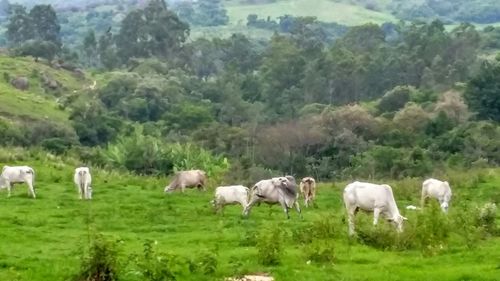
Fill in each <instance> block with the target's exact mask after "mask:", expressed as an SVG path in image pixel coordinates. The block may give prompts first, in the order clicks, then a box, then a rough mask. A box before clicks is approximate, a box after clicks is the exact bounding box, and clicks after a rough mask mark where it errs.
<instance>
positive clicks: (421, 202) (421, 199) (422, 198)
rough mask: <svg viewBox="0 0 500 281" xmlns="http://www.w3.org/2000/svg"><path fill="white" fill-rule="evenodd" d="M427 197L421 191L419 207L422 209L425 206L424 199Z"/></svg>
mask: <svg viewBox="0 0 500 281" xmlns="http://www.w3.org/2000/svg"><path fill="white" fill-rule="evenodd" d="M426 197H427V194H426V192H425V191H422V197H421V198H420V207H421V208H423V207H424V205H425V199H426Z"/></svg>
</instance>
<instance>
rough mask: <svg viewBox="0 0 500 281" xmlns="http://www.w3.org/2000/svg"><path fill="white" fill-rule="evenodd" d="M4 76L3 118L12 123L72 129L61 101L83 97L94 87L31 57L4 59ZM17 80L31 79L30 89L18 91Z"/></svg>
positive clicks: (0, 91) (0, 84) (0, 89)
mask: <svg viewBox="0 0 500 281" xmlns="http://www.w3.org/2000/svg"><path fill="white" fill-rule="evenodd" d="M0 73H2V74H3V79H0V116H1V117H2V119H3V120H8V121H10V122H21V123H25V122H29V121H51V122H54V123H57V124H59V125H61V126H64V127H67V128H70V127H71V126H70V125H69V124H68V116H69V113H68V111H66V110H64V109H63V108H62V107H61V105H60V104H59V103H58V98H61V97H65V96H68V95H76V94H78V93H81V92H82V91H83V90H84V89H85V88H86V87H88V85H90V83H89V80H87V79H85V78H78V77H77V76H76V75H75V74H74V73H73V72H71V71H68V70H64V69H55V68H52V67H50V66H48V65H46V64H45V63H43V62H41V61H40V62H35V61H34V59H33V58H31V57H24V58H20V57H15V58H14V57H8V56H5V55H2V56H0ZM16 77H26V78H28V81H29V89H27V90H18V89H16V88H15V87H14V86H13V85H12V84H11V83H10V81H9V80H11V79H13V78H16ZM49 83H52V84H53V85H51V86H49V85H48V84H49ZM54 83H55V84H54ZM51 87H52V88H51Z"/></svg>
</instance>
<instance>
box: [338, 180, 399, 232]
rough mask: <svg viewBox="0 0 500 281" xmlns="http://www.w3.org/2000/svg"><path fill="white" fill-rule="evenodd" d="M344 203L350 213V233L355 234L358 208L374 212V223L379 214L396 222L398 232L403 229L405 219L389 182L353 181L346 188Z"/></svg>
mask: <svg viewBox="0 0 500 281" xmlns="http://www.w3.org/2000/svg"><path fill="white" fill-rule="evenodd" d="M344 204H345V208H346V210H347V214H348V221H349V235H353V234H354V233H355V231H354V219H355V216H356V213H357V212H358V210H363V211H366V212H373V225H376V224H377V222H378V218H379V215H382V216H383V217H384V218H385V219H387V220H388V221H390V222H392V223H393V224H395V226H396V229H397V231H398V232H401V231H403V220H406V218H405V217H403V216H402V215H401V214H400V213H399V210H398V206H397V205H396V201H395V200H394V195H393V194H392V188H391V187H390V186H389V185H387V184H373V183H367V182H359V181H356V182H353V183H350V184H348V185H347V186H346V187H345V189H344Z"/></svg>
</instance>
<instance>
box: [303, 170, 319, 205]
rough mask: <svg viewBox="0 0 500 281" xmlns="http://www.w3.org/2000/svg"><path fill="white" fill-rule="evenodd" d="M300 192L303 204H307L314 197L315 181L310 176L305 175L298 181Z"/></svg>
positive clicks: (312, 200) (311, 201)
mask: <svg viewBox="0 0 500 281" xmlns="http://www.w3.org/2000/svg"><path fill="white" fill-rule="evenodd" d="M300 193H302V195H303V196H304V205H306V207H309V204H311V203H313V202H314V199H316V181H315V180H314V178H312V177H305V178H303V179H302V180H301V181H300Z"/></svg>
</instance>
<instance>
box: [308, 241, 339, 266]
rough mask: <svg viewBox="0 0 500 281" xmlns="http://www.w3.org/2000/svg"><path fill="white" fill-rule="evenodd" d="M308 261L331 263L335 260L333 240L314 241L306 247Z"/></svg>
mask: <svg viewBox="0 0 500 281" xmlns="http://www.w3.org/2000/svg"><path fill="white" fill-rule="evenodd" d="M304 253H305V256H306V259H307V260H308V261H312V262H318V263H331V262H333V261H334V260H335V251H334V246H333V242H332V240H328V239H323V240H314V242H313V243H311V244H309V245H307V246H305V247H304Z"/></svg>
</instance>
